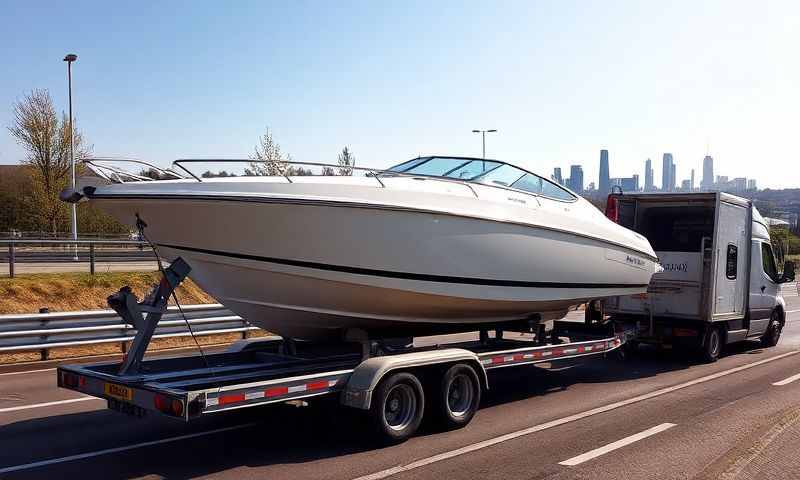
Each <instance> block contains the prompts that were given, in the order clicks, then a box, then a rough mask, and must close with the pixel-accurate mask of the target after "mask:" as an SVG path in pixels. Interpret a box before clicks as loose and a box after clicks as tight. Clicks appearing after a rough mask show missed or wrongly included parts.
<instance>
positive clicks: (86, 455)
mask: <svg viewBox="0 0 800 480" xmlns="http://www.w3.org/2000/svg"><path fill="white" fill-rule="evenodd" d="M254 425H256V423H255V422H253V423H246V424H244V425H235V426H233V427H225V428H217V429H215V430H208V431H205V432H198V433H190V434H188V435H179V436H177V437H169V438H162V439H161V440H153V441H150V442H142V443H135V444H133V445H125V446H124V447H116V448H107V449H105V450H97V451H95V452H87V453H79V454H77V455H70V456H68V457H61V458H51V459H50V460H41V461H38V462H32V463H26V464H23V465H13V466H11V467H5V468H0V474H3V473H10V472H18V471H20V470H30V469H32V468H38V467H46V466H48V465H56V464H59V463H65V462H71V461H73V460H83V459H85V458H92V457H99V456H100V455H108V454H109V453H119V452H125V451H128V450H133V449H136V448H142V447H150V446H153V445H160V444H162V443H171V442H179V441H181V440H188V439H190V438H197V437H203V436H206V435H213V434H215V433H222V432H230V431H231V430H241V429H243V428H247V427H252V426H254Z"/></svg>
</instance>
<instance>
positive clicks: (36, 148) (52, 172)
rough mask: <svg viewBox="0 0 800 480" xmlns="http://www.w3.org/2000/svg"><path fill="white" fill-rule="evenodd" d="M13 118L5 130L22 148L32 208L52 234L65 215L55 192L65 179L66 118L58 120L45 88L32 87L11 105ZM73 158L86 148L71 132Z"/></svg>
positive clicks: (67, 169) (84, 153) (67, 157)
mask: <svg viewBox="0 0 800 480" xmlns="http://www.w3.org/2000/svg"><path fill="white" fill-rule="evenodd" d="M13 114H14V120H13V123H12V125H11V126H10V127H8V131H9V132H10V133H11V136H13V137H14V138H15V139H16V140H17V143H18V144H19V145H20V146H22V148H23V149H24V150H25V151H26V156H25V159H24V160H23V161H22V163H23V164H25V165H28V166H30V167H31V169H32V171H33V175H34V177H33V178H34V184H33V188H32V191H31V194H32V196H33V198H34V199H35V208H36V211H37V213H38V216H39V217H41V219H42V220H43V223H45V224H46V225H48V227H49V228H50V229H51V230H52V232H53V233H56V232H57V231H58V227H59V221H63V220H65V218H66V212H67V208H66V205H65V204H64V203H62V202H61V201H60V200H59V199H58V193H59V191H60V190H61V189H62V188H64V187H65V186H66V184H67V180H68V178H69V172H70V166H71V161H72V159H71V158H70V131H71V130H72V129H71V128H70V127H71V126H70V123H69V118H68V117H67V116H66V115H65V114H63V113H62V114H61V119H60V120H59V118H58V115H57V114H56V110H55V107H53V100H52V98H50V93H49V92H48V91H47V90H33V91H32V92H31V93H30V94H29V95H25V97H24V98H23V99H22V100H19V101H17V103H15V104H14V107H13ZM73 142H74V145H75V156H76V158H82V157H86V156H87V155H88V154H89V152H90V150H91V149H90V148H87V147H85V146H84V139H83V135H81V134H80V133H79V132H73Z"/></svg>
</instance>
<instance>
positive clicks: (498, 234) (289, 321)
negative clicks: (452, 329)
mask: <svg viewBox="0 0 800 480" xmlns="http://www.w3.org/2000/svg"><path fill="white" fill-rule="evenodd" d="M159 183H160V182H159ZM93 201H95V202H96V203H97V204H98V206H100V207H101V208H103V209H105V210H106V211H108V212H110V213H111V214H112V215H113V216H115V217H116V218H118V219H119V220H121V221H123V222H125V223H128V224H131V225H133V224H134V222H135V215H136V214H137V213H138V214H139V216H140V217H141V218H142V220H144V221H145V222H146V223H147V227H146V229H145V234H146V235H147V237H148V239H149V240H150V241H152V242H153V243H154V244H156V245H157V248H158V251H159V254H160V256H162V257H163V258H165V259H167V260H170V259H173V258H176V257H183V258H184V259H185V260H186V261H187V262H188V263H189V265H190V266H191V267H192V272H191V273H190V277H191V278H192V279H193V280H194V281H195V282H197V283H198V284H199V285H200V287H202V288H203V289H204V290H206V291H207V292H208V293H210V294H211V295H213V296H214V297H215V298H216V299H217V300H218V301H220V302H221V303H223V304H225V305H226V306H227V307H229V308H230V309H231V310H232V311H234V312H236V313H237V314H239V315H241V316H243V317H244V318H246V319H247V320H248V321H250V322H252V323H254V324H255V325H258V326H260V327H262V328H264V329H266V330H269V331H271V332H274V333H278V334H281V335H286V336H293V337H300V338H310V337H320V336H330V335H337V334H339V333H341V331H342V330H343V329H346V328H350V327H358V328H362V329H365V330H368V331H369V330H382V329H393V330H396V331H398V333H399V332H400V330H405V331H408V332H413V331H414V330H419V331H423V330H426V329H428V328H429V327H430V326H432V325H442V324H448V325H450V326H459V325H468V324H475V325H477V324H485V323H496V322H507V321H516V320H523V319H526V318H529V317H531V316H533V315H537V314H538V315H540V316H542V317H544V318H545V319H546V318H551V317H552V318H556V317H558V316H560V315H562V314H563V313H564V312H565V311H566V310H567V309H568V308H569V307H570V306H573V305H576V304H579V303H582V302H585V301H587V300H590V299H596V298H602V297H608V296H617V295H627V294H636V293H642V292H644V291H646V287H647V284H648V282H649V281H650V277H651V276H652V274H653V272H654V264H653V262H654V259H653V258H649V257H648V256H646V255H642V254H641V253H639V252H636V251H634V250H631V249H629V248H626V247H624V246H621V245H617V244H615V243H613V242H608V241H604V240H602V239H596V238H588V237H586V236H581V235H575V234H572V233H568V232H564V231H560V230H558V229H551V228H548V227H547V226H541V227H537V226H530V225H523V224H518V223H509V222H500V221H496V220H492V219H486V218H477V217H470V216H467V215H454V214H451V213H444V212H439V213H437V212H435V211H430V210H428V211H415V210H413V209H408V208H398V207H397V206H393V207H376V206H375V205H374V204H373V205H358V204H354V203H337V202H331V201H310V200H292V201H287V200H286V199H283V200H281V199H275V198H269V199H265V198H261V199H251V200H242V199H238V200H237V199H230V198H224V197H220V198H190V197H186V196H184V197H183V198H146V197H145V198H136V199H131V198H111V197H108V198H96V199H93ZM404 327H407V328H404Z"/></svg>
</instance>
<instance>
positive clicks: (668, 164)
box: [661, 153, 675, 192]
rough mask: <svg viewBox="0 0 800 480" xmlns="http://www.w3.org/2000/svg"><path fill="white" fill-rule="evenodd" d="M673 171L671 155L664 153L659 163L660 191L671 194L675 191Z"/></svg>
mask: <svg viewBox="0 0 800 480" xmlns="http://www.w3.org/2000/svg"><path fill="white" fill-rule="evenodd" d="M673 171H675V169H674V168H673V166H672V154H671V153H665V154H664V159H663V160H662V162H661V190H663V191H665V192H671V191H672V190H674V189H675V188H674V187H675V180H674V179H673V178H672V172H673Z"/></svg>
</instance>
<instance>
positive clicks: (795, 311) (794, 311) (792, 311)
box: [784, 310, 800, 313]
mask: <svg viewBox="0 0 800 480" xmlns="http://www.w3.org/2000/svg"><path fill="white" fill-rule="evenodd" d="M797 312H800V310H787V311H786V312H784V313H797Z"/></svg>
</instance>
